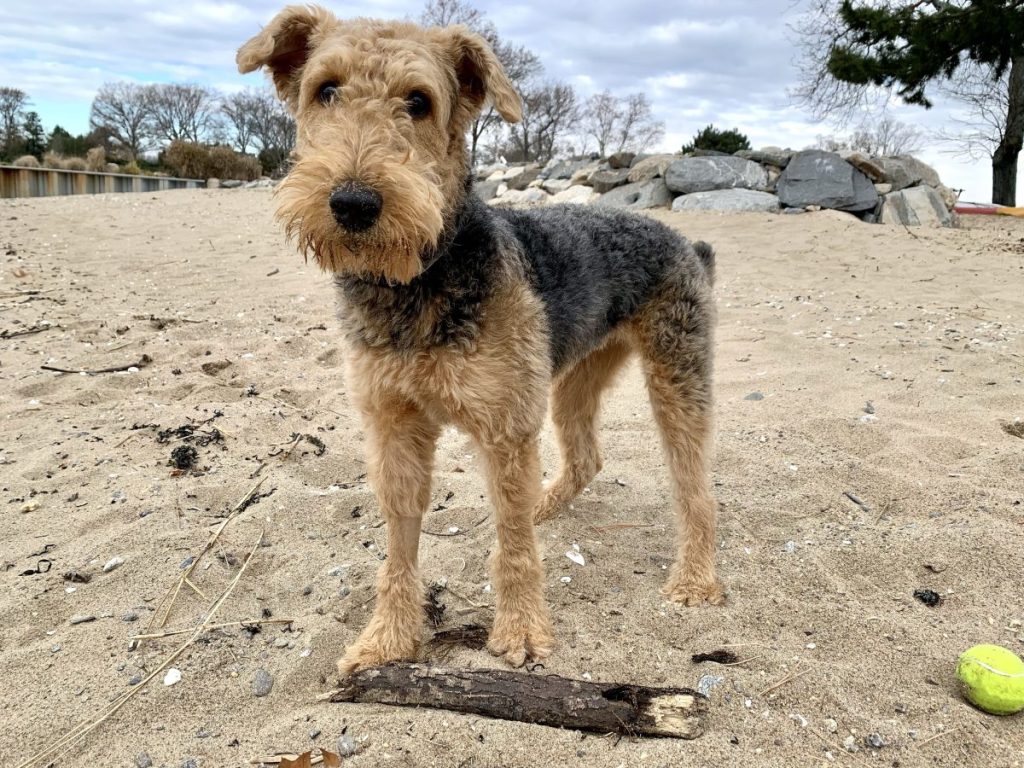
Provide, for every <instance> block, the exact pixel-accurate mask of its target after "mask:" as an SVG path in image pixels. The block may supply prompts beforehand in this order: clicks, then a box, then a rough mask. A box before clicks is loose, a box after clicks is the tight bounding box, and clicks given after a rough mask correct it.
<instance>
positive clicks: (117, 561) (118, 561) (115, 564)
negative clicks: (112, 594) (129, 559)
mask: <svg viewBox="0 0 1024 768" xmlns="http://www.w3.org/2000/svg"><path fill="white" fill-rule="evenodd" d="M122 565H124V558H123V557H119V556H114V557H112V558H110V559H109V560H107V562H106V563H105V564H104V566H103V572H104V573H110V572H111V571H113V570H114V569H116V568H120V567H121V566H122Z"/></svg>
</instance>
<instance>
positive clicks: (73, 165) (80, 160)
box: [62, 157, 89, 171]
mask: <svg viewBox="0 0 1024 768" xmlns="http://www.w3.org/2000/svg"><path fill="white" fill-rule="evenodd" d="M62 167H63V168H64V170H65V171H88V170H89V166H88V165H87V164H86V162H85V158H84V157H65V158H64V165H63V166H62Z"/></svg>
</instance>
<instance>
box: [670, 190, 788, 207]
mask: <svg viewBox="0 0 1024 768" xmlns="http://www.w3.org/2000/svg"><path fill="white" fill-rule="evenodd" d="M779 207H780V206H779V198H777V197H776V196H775V195H770V194H768V193H767V192H756V191H754V190H752V189H716V190H712V191H711V192H694V193H693V194H691V195H680V196H679V197H677V198H676V199H675V200H674V201H673V202H672V210H673V211H764V212H766V213H778V210H779Z"/></svg>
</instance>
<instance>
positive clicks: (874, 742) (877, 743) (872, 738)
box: [864, 733, 885, 749]
mask: <svg viewBox="0 0 1024 768" xmlns="http://www.w3.org/2000/svg"><path fill="white" fill-rule="evenodd" d="M864 743H865V744H867V745H868V746H869V747H871V748H872V749H881V748H882V747H884V746H885V739H883V738H882V736H881V734H878V733H869V734H868V735H867V738H865V739H864Z"/></svg>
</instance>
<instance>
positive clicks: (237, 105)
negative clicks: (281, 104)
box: [220, 88, 273, 154]
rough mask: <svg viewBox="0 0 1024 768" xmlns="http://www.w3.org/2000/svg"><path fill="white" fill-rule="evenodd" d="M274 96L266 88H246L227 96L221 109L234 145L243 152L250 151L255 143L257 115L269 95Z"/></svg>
mask: <svg viewBox="0 0 1024 768" xmlns="http://www.w3.org/2000/svg"><path fill="white" fill-rule="evenodd" d="M268 96H270V98H273V96H272V95H271V94H268V93H267V92H266V91H265V90H263V91H259V90H256V89H254V88H246V89H245V90H244V91H239V92H238V93H233V94H231V95H230V96H225V97H224V100H223V101H222V102H221V105H220V111H221V114H222V115H224V117H225V120H226V122H227V126H228V127H229V128H230V130H231V133H232V134H233V135H232V136H231V138H232V142H231V143H232V145H233V146H234V147H235V148H236V149H237V150H238V151H239V152H241V153H242V154H245V153H247V152H248V151H249V145H250V144H252V143H253V138H254V137H253V134H254V132H255V121H256V116H257V115H258V114H259V113H260V111H261V108H262V106H263V104H264V101H265V100H266V99H267V97H268Z"/></svg>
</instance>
